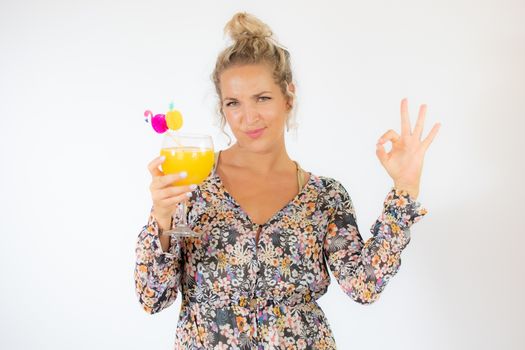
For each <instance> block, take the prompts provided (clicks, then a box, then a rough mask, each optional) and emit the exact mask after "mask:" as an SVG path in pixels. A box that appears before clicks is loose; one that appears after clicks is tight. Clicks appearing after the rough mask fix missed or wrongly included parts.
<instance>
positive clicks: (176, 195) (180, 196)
mask: <svg viewBox="0 0 525 350" xmlns="http://www.w3.org/2000/svg"><path fill="white" fill-rule="evenodd" d="M163 162H164V158H163V157H160V156H159V157H157V158H155V159H154V160H152V161H151V162H150V163H149V165H148V170H149V172H150V174H151V185H150V186H149V189H150V192H151V198H152V200H153V216H155V219H157V222H158V223H159V226H160V227H161V229H162V230H163V231H165V230H169V229H170V227H169V226H170V224H171V217H172V215H173V213H174V211H175V210H176V209H177V206H178V205H179V203H182V202H184V201H187V200H188V198H189V196H190V195H191V191H192V190H194V189H195V188H196V186H194V185H190V186H173V185H172V184H173V182H175V181H177V180H180V179H183V178H184V177H186V176H187V175H186V174H185V173H180V174H171V175H164V173H163V172H162V171H160V170H159V165H161V164H162V163H163Z"/></svg>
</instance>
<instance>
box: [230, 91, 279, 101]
mask: <svg viewBox="0 0 525 350" xmlns="http://www.w3.org/2000/svg"><path fill="white" fill-rule="evenodd" d="M267 93H272V92H271V91H261V92H259V93H258V94H255V95H253V96H252V97H259V96H261V95H262V94H267ZM224 100H236V98H234V97H225V98H224Z"/></svg>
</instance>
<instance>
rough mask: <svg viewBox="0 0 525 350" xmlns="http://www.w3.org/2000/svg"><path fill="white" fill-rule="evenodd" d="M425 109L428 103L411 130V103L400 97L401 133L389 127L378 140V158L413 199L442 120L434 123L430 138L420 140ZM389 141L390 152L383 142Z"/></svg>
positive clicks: (396, 183)
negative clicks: (424, 163) (426, 153)
mask: <svg viewBox="0 0 525 350" xmlns="http://www.w3.org/2000/svg"><path fill="white" fill-rule="evenodd" d="M426 111H427V106H426V105H421V106H420V108H419V116H418V118H417V122H416V126H415V128H414V131H412V128H411V127H410V119H409V117H408V103H407V99H406V98H404V99H403V100H401V135H398V134H397V133H396V132H395V131H394V130H392V129H390V130H388V131H387V132H386V133H384V134H383V136H381V138H380V139H379V141H378V142H377V149H376V155H377V158H379V161H380V162H381V165H383V167H384V168H385V169H386V171H387V172H388V175H390V177H391V178H392V179H393V180H394V187H396V188H398V189H403V190H406V191H407V192H408V193H409V194H410V196H411V197H412V198H413V199H416V198H417V196H418V194H419V182H420V179H421V172H422V170H423V159H424V157H425V152H426V151H427V149H428V147H429V146H430V144H431V143H432V140H434V137H435V136H436V135H437V133H438V130H439V128H440V126H441V123H436V124H434V126H433V127H432V130H430V133H429V134H428V135H427V137H425V139H424V140H423V141H421V134H422V133H423V125H424V123H425V114H426ZM388 141H390V142H392V149H391V150H390V152H388V153H387V152H386V151H385V149H384V147H383V144H384V143H385V142H388Z"/></svg>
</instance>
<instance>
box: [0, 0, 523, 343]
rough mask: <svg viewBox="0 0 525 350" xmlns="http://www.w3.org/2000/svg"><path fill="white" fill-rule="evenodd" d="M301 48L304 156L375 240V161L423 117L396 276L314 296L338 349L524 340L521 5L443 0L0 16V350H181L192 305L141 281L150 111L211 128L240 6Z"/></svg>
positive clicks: (23, 5) (297, 138)
mask: <svg viewBox="0 0 525 350" xmlns="http://www.w3.org/2000/svg"><path fill="white" fill-rule="evenodd" d="M240 10H243V11H248V12H251V13H253V14H255V15H256V16H258V17H259V18H260V19H261V20H263V21H265V22H266V23H267V24H269V25H270V27H271V28H272V29H273V31H274V32H275V33H276V35H277V37H278V39H279V40H280V41H281V42H282V43H283V45H285V46H286V47H288V48H289V50H290V51H291V53H292V60H293V62H292V63H293V69H294V73H295V78H296V81H297V87H298V91H297V94H298V103H299V107H298V112H297V113H298V114H297V117H298V123H299V129H298V131H297V133H292V134H290V135H289V139H288V148H289V153H290V155H291V156H292V158H293V159H296V160H297V161H298V162H299V163H300V164H301V165H302V167H303V168H305V169H306V170H308V171H311V172H313V173H315V174H317V175H324V176H330V177H333V178H335V179H337V180H339V181H341V182H342V183H343V184H344V186H345V187H346V188H347V190H348V191H349V193H350V195H351V197H352V200H353V203H354V205H355V207H356V211H357V218H358V224H359V228H360V231H361V234H362V236H363V237H364V238H365V239H368V238H369V237H370V236H371V233H370V231H369V230H370V227H371V225H372V224H373V222H374V221H375V219H376V218H377V217H378V216H379V214H380V213H381V209H382V202H383V200H384V197H385V195H386V194H387V192H388V190H389V188H390V186H391V185H392V180H391V179H390V178H389V177H388V174H387V173H386V171H385V170H384V169H383V168H382V166H381V164H380V163H379V161H378V160H377V158H376V156H375V143H376V141H377V139H378V138H379V136H381V135H382V134H383V133H384V132H386V131H387V130H388V129H390V128H393V129H395V130H397V131H398V132H399V131H400V117H399V103H400V101H401V99H402V98H403V97H408V101H409V110H410V114H411V121H412V125H414V124H415V120H416V117H417V109H418V106H419V104H422V103H427V104H428V113H427V123H426V126H425V131H424V135H425V136H426V134H427V133H428V131H429V130H430V128H431V126H432V125H433V124H434V123H436V122H441V123H442V127H441V130H440V132H439V134H438V136H437V137H436V139H435V140H434V143H433V144H432V145H431V146H430V148H429V150H428V152H427V155H426V158H425V165H424V171H423V177H422V187H421V192H420V196H419V198H418V199H419V200H420V202H421V203H422V204H423V205H424V206H425V207H426V208H427V209H428V211H429V213H428V215H427V216H425V217H424V218H423V219H422V220H421V221H420V222H419V223H417V224H415V225H414V226H413V228H412V241H411V243H410V245H409V246H408V247H407V248H406V250H405V251H404V252H403V255H402V266H401V269H400V271H399V273H398V274H397V275H396V276H395V277H394V279H392V280H391V281H390V284H389V285H388V286H387V288H386V289H385V291H384V292H383V294H382V296H381V298H380V299H379V301H378V302H376V303H374V304H372V305H368V306H363V305H360V304H358V303H355V302H353V301H352V300H351V299H350V298H349V297H347V296H346V295H345V294H344V293H343V292H342V291H341V289H340V287H339V286H338V285H337V283H336V282H335V280H334V279H332V285H331V287H330V289H329V292H328V293H327V295H325V296H324V297H323V298H322V299H320V304H321V305H322V307H323V309H324V310H325V312H326V314H327V316H328V319H329V321H330V325H331V327H332V329H333V332H334V334H335V337H336V340H337V343H338V347H339V348H340V349H359V348H366V349H386V348H388V349H404V350H406V349H495V348H497V349H518V348H522V347H523V342H524V340H525V339H524V336H523V314H524V312H525V308H524V301H523V295H524V281H523V277H524V276H523V267H524V264H523V259H522V258H521V256H522V249H523V245H524V244H525V238H524V235H523V234H524V229H523V224H522V223H521V222H520V220H522V219H521V218H522V216H521V215H520V214H522V213H523V208H524V205H523V198H524V195H525V193H524V192H525V191H524V189H523V182H522V181H520V180H522V179H523V178H524V174H523V172H524V171H523V155H522V149H523V146H525V144H524V142H523V130H524V126H525V122H524V118H525V113H524V110H525V92H524V91H525V26H524V25H523V18H525V5H524V2H523V1H521V0H514V1H512V0H498V1H496V0H493V1H483V0H461V1H458V0H454V1H452V0H447V1H433V2H431V1H424V0H423V1H422V0H403V1H395V2H394V1H368V2H363V1H359V2H357V1H340V2H336V1H323V2H318V1H312V2H305V1H286V2H285V1H269V0H267V1H259V2H251V1H250V2H248V1H246V2H242V1H135V0H133V1H131V0H126V1H102V0H90V1H65V0H62V1H56V0H49V1H35V0H33V1H21V0H16V1H15V0H2V1H1V3H0V156H1V164H2V170H1V174H0V180H1V181H0V201H1V202H0V203H1V208H0V215H1V221H0V227H1V241H0V254H1V255H0V268H1V270H0V273H1V275H0V276H1V282H0V283H1V288H0V310H1V311H0V317H1V321H0V348H2V349H72V348H74V349H143V348H144V349H145V348H147V349H171V348H172V347H173V340H174V337H175V327H176V321H177V317H178V310H179V305H180V304H179V302H178V301H177V303H176V304H174V305H172V306H171V307H170V308H168V309H165V310H164V311H162V312H161V313H159V314H156V315H148V314H146V313H145V312H144V311H143V310H142V308H141V307H140V305H139V304H138V301H137V298H136V296H135V291H134V284H133V268H134V263H135V256H134V248H135V240H136V237H137V235H138V233H139V231H140V229H141V228H142V226H143V225H145V223H146V220H147V215H148V213H149V208H150V206H151V199H150V197H149V190H148V186H149V181H150V177H149V174H148V172H147V169H146V165H147V163H148V162H149V161H150V160H151V159H153V158H154V157H156V156H157V153H158V151H159V147H160V136H159V135H157V134H156V133H154V132H153V130H152V129H151V127H150V125H149V124H146V123H145V122H144V120H143V117H142V113H143V112H144V110H145V109H152V110H153V111H154V112H155V113H161V112H164V111H166V110H167V108H168V106H169V102H170V101H172V100H173V101H174V103H175V105H176V107H177V108H178V109H180V110H181V111H182V113H183V115H184V116H185V122H186V124H185V129H186V131H196V132H208V133H211V134H212V135H213V137H214V140H215V143H216V146H217V149H222V148H225V147H226V139H225V138H224V137H222V136H221V134H220V132H219V129H218V127H217V123H216V120H217V118H216V114H215V112H214V110H215V102H216V97H215V93H214V88H213V85H212V82H211V80H210V74H211V72H212V70H213V66H214V63H215V59H216V57H217V54H218V52H219V51H220V50H221V49H222V48H224V47H225V45H226V44H227V41H226V39H225V37H224V36H223V33H222V29H223V27H224V25H225V24H226V22H227V21H228V20H229V19H230V18H231V16H232V15H233V14H234V13H235V12H237V11H240Z"/></svg>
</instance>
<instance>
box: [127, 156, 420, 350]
mask: <svg viewBox="0 0 525 350" xmlns="http://www.w3.org/2000/svg"><path fill="white" fill-rule="evenodd" d="M216 156H217V154H216ZM187 213H188V214H187V218H188V224H189V226H190V227H191V228H192V229H193V230H194V231H196V232H201V233H202V235H201V236H200V237H198V238H182V239H180V240H179V239H176V238H173V237H172V238H171V246H170V249H169V251H168V252H163V250H162V247H161V244H160V240H159V238H158V224H157V222H156V220H155V218H154V217H153V215H152V213H151V212H150V216H149V219H148V223H147V225H146V226H144V227H143V229H142V230H141V232H140V234H139V235H138V239H137V243H136V250H135V252H136V264H135V270H134V280H135V287H136V294H137V297H138V300H139V302H140V304H141V305H142V307H143V309H144V310H145V311H146V312H148V313H150V314H154V313H157V312H159V311H161V310H163V309H165V308H167V307H168V306H170V305H171V304H172V303H173V302H174V301H175V299H176V298H177V296H178V295H179V294H180V296H181V298H182V301H181V309H180V313H179V319H178V323H177V329H176V335H175V346H174V348H175V349H192V350H195V349H250V350H251V349H336V344H335V340H334V337H333V334H332V331H331V329H330V326H329V323H328V321H327V319H326V317H325V314H324V312H323V311H322V310H321V308H320V307H319V305H318V303H317V299H319V298H320V297H321V296H322V295H323V294H325V293H326V291H327V288H328V285H329V284H330V275H329V273H328V268H329V269H330V270H331V271H332V273H333V275H334V276H335V277H336V279H337V282H338V283H339V285H340V286H341V288H342V289H343V291H344V292H345V293H346V294H347V295H348V296H349V297H350V298H352V300H354V301H356V302H358V303H362V304H370V303H372V302H374V301H376V300H377V299H378V298H379V295H380V293H381V292H382V291H383V290H384V288H385V286H386V285H387V283H388V281H389V280H390V279H391V278H392V277H393V276H394V275H395V274H396V273H397V271H398V270H399V268H400V265H401V258H400V255H401V252H402V250H403V249H404V248H405V247H406V246H407V244H408V243H409V241H410V229H409V228H410V226H411V225H412V224H413V223H415V222H417V221H418V220H419V219H420V218H421V217H422V216H423V215H425V214H426V213H427V210H426V209H425V208H423V207H422V206H421V205H420V203H419V202H417V201H415V200H414V199H413V198H411V197H410V196H409V195H408V193H407V192H405V191H401V190H397V189H396V188H394V187H392V188H391V190H390V191H389V192H388V194H387V195H386V198H385V200H384V206H383V210H382V213H381V215H380V216H379V217H378V218H377V220H376V221H375V223H374V224H373V225H372V227H371V233H372V235H373V236H372V237H370V238H369V239H368V240H367V241H366V242H364V241H363V238H362V237H361V235H360V233H359V230H358V227H357V223H356V216H355V210H354V206H353V204H352V201H351V199H350V196H349V194H348V193H347V191H346V190H345V188H344V187H343V185H342V184H341V183H340V182H338V181H337V180H334V179H332V178H330V177H324V176H317V175H315V174H312V173H310V178H309V180H308V181H307V183H306V184H305V185H304V186H303V188H302V190H301V191H300V192H299V193H298V194H297V195H296V196H295V197H294V198H293V199H292V200H291V201H290V202H289V203H288V204H287V205H285V206H284V207H283V208H282V209H281V210H279V211H278V212H277V213H275V215H274V216H273V217H272V218H270V219H269V220H268V221H267V222H266V223H265V224H264V225H258V224H256V223H254V222H253V221H252V220H251V219H250V217H249V216H248V215H247V214H246V212H244V211H243V209H242V208H241V207H240V205H239V204H238V203H237V202H236V201H235V199H234V198H233V197H232V196H231V195H230V194H229V193H228V192H227V191H226V190H225V188H224V186H223V184H222V182H221V179H220V177H219V176H218V175H217V173H216V172H215V169H214V170H213V171H212V173H211V174H210V176H209V177H208V178H207V179H206V180H205V181H204V182H203V183H202V184H200V185H199V186H198V188H197V189H196V190H195V191H194V192H193V195H192V197H191V198H190V199H189V201H188V212H187ZM257 233H258V234H257ZM257 237H259V238H258V240H257ZM179 292H180V293H179Z"/></svg>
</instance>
